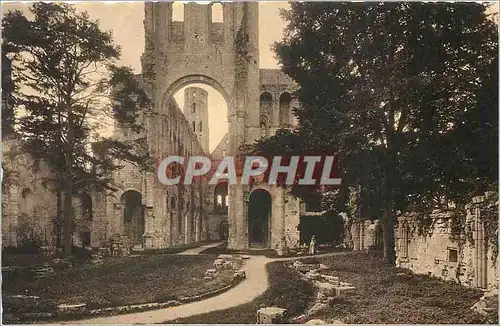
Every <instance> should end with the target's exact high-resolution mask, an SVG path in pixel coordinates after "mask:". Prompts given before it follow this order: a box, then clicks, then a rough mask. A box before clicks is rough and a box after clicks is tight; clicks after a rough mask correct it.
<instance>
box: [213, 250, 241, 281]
mask: <svg viewBox="0 0 500 326" xmlns="http://www.w3.org/2000/svg"><path fill="white" fill-rule="evenodd" d="M247 257H248V256H246V257H245V258H246V259H248V258H247ZM243 259H244V258H243V257H241V256H233V255H224V254H222V255H219V256H218V257H217V259H216V260H215V261H214V263H213V268H210V269H207V271H206V272H205V276H204V279H205V280H207V281H210V280H213V279H214V278H216V277H217V275H218V274H219V273H220V272H222V271H224V270H229V271H233V272H234V273H233V281H239V280H242V279H245V278H246V274H245V271H244V270H242V269H240V267H241V265H242V264H243Z"/></svg>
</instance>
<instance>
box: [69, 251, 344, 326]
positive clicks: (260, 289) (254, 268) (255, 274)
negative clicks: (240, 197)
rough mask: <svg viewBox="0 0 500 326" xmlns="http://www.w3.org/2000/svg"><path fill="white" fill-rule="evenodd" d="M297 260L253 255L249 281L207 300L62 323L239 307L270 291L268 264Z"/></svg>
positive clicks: (161, 317)
mask: <svg viewBox="0 0 500 326" xmlns="http://www.w3.org/2000/svg"><path fill="white" fill-rule="evenodd" d="M204 249H206V248H204ZM340 254H344V253H340V252H337V253H328V254H322V255H316V256H314V257H326V256H333V255H340ZM298 258H300V257H293V258H267V257H264V256H250V259H248V260H246V262H245V265H244V266H243V269H244V270H245V273H246V279H245V280H243V281H242V282H241V283H240V284H238V285H237V286H235V287H234V288H232V289H231V290H229V291H227V292H224V293H222V294H220V295H218V296H215V297H212V298H208V299H206V300H202V301H197V302H192V303H188V304H183V305H180V306H175V307H170V308H164V309H158V310H152V311H145V312H138V313H132V314H126V315H118V316H109V317H96V318H91V319H84V320H77V321H71V322H65V323H63V324H157V323H163V322H167V321H172V320H175V319H179V318H184V317H190V316H195V315H200V314H204V313H208V312H212V311H217V310H223V309H228V308H232V307H236V306H239V305H242V304H245V303H248V302H251V301H253V300H254V299H255V298H257V297H258V296H260V295H261V294H263V293H264V292H265V291H266V290H267V287H268V275H267V269H266V265H267V264H268V263H270V262H273V261H287V260H296V259H298ZM302 258H306V257H302Z"/></svg>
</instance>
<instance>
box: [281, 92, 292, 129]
mask: <svg viewBox="0 0 500 326" xmlns="http://www.w3.org/2000/svg"><path fill="white" fill-rule="evenodd" d="M291 102H292V96H291V95H290V93H286V92H285V93H283V94H281V96H280V124H281V125H289V124H290V104H291Z"/></svg>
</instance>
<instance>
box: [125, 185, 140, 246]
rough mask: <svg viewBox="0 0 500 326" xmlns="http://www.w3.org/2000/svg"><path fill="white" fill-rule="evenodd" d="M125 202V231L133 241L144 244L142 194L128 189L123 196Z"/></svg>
mask: <svg viewBox="0 0 500 326" xmlns="http://www.w3.org/2000/svg"><path fill="white" fill-rule="evenodd" d="M121 203H122V204H123V206H124V207H123V231H124V234H125V235H126V236H127V237H128V238H129V239H130V241H132V243H139V244H142V242H143V241H142V236H143V235H144V231H145V227H144V222H145V219H144V206H143V205H142V196H141V194H140V193H139V192H137V191H135V190H128V191H126V192H124V193H123V195H122V197H121Z"/></svg>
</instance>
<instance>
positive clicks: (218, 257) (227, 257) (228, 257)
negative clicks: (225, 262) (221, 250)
mask: <svg viewBox="0 0 500 326" xmlns="http://www.w3.org/2000/svg"><path fill="white" fill-rule="evenodd" d="M231 258H234V257H233V255H228V254H220V255H219V256H217V259H231Z"/></svg>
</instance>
